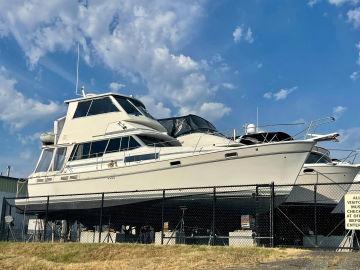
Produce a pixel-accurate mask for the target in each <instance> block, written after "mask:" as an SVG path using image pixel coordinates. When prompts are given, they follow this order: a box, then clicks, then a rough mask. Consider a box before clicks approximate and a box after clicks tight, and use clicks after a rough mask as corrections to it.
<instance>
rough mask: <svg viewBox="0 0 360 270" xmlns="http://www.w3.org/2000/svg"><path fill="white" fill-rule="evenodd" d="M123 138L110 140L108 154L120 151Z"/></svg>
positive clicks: (107, 148)
mask: <svg viewBox="0 0 360 270" xmlns="http://www.w3.org/2000/svg"><path fill="white" fill-rule="evenodd" d="M120 143H121V138H116V139H110V141H109V144H108V146H107V147H106V153H113V152H118V151H120Z"/></svg>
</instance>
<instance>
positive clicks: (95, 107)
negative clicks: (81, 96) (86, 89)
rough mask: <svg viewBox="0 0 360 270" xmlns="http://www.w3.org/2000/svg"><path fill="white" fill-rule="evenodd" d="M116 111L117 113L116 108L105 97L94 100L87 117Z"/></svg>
mask: <svg viewBox="0 0 360 270" xmlns="http://www.w3.org/2000/svg"><path fill="white" fill-rule="evenodd" d="M116 111H118V109H117V108H116V106H115V105H114V104H113V103H112V101H111V99H110V98H108V97H106V98H100V99H94V100H93V101H92V103H91V106H90V110H89V112H88V114H87V115H88V116H89V115H96V114H102V113H109V112H116Z"/></svg>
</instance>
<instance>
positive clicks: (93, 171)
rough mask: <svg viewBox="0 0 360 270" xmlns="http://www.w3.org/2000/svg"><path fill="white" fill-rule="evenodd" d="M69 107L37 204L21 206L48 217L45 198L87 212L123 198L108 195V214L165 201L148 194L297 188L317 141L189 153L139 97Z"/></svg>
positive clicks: (34, 180)
mask: <svg viewBox="0 0 360 270" xmlns="http://www.w3.org/2000/svg"><path fill="white" fill-rule="evenodd" d="M66 104H67V105H68V110H67V114H66V116H65V117H63V118H60V119H58V120H56V121H55V122H54V132H53V136H52V134H47V135H46V136H43V147H42V152H41V155H40V158H39V161H38V163H37V165H36V168H35V170H34V171H33V173H32V174H31V175H30V176H29V177H28V194H29V196H30V198H27V199H20V198H19V199H17V200H16V204H17V206H18V207H20V208H21V207H24V206H25V205H26V207H27V209H30V208H31V206H33V209H37V208H36V207H38V209H40V208H41V207H42V209H43V207H44V205H46V200H47V198H46V197H45V196H52V197H51V198H50V200H49V201H50V207H53V208H52V209H55V208H57V209H66V208H73V209H81V208H94V207H99V200H100V201H101V197H102V195H101V194H100V193H107V192H119V193H113V195H109V194H108V195H107V196H106V198H105V200H106V202H105V205H104V206H113V205H121V204H129V203H134V202H142V201H147V200H152V199H159V198H161V196H162V193H161V192H155V191H154V192H153V193H149V192H147V193H144V192H141V191H144V190H160V189H184V188H193V187H209V186H211V187H214V186H226V185H229V186H230V185H255V184H262V183H265V184H269V183H271V182H275V183H276V184H286V183H293V182H294V181H295V180H296V178H297V176H298V173H299V171H300V169H301V168H302V166H303V164H304V161H305V160H306V158H307V157H308V155H309V153H310V151H311V149H312V148H313V146H314V144H315V143H316V140H317V139H309V140H298V141H279V142H274V143H267V144H254V145H243V144H241V143H238V142H234V141H229V140H226V141H227V143H225V139H224V138H221V140H222V141H223V143H222V144H221V143H219V144H218V143H215V146H214V144H212V145H208V146H205V145H202V146H201V147H200V146H199V145H195V146H193V145H191V146H186V145H182V144H181V143H180V142H179V140H177V139H175V138H173V137H171V136H169V135H168V134H167V132H166V131H167V130H166V129H165V128H164V127H163V126H162V125H161V124H160V123H159V122H158V121H156V120H155V119H154V118H153V117H152V116H151V115H150V114H149V113H148V112H147V110H146V108H145V106H144V105H143V103H141V102H140V101H139V100H137V99H135V98H133V97H131V96H125V95H120V94H115V93H106V94H100V95H94V94H91V95H86V96H84V97H81V98H77V99H72V100H68V101H66ZM129 191H138V192H137V193H135V194H134V193H129ZM95 193H96V194H95ZM72 194H73V195H72ZM74 194H77V195H74ZM89 194H92V195H89ZM182 194H183V193H182ZM64 195H71V196H64ZM172 196H176V191H174V192H173V193H172Z"/></svg>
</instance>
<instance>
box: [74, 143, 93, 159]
mask: <svg viewBox="0 0 360 270" xmlns="http://www.w3.org/2000/svg"><path fill="white" fill-rule="evenodd" d="M90 145H91V144H90V143H82V144H77V145H75V146H74V148H73V151H72V152H71V156H70V160H79V159H85V158H89V154H90Z"/></svg>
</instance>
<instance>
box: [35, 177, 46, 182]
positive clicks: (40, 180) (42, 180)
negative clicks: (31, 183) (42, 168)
mask: <svg viewBox="0 0 360 270" xmlns="http://www.w3.org/2000/svg"><path fill="white" fill-rule="evenodd" d="M36 182H38V183H42V182H44V179H42V178H39V179H36Z"/></svg>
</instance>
